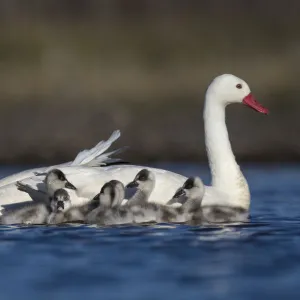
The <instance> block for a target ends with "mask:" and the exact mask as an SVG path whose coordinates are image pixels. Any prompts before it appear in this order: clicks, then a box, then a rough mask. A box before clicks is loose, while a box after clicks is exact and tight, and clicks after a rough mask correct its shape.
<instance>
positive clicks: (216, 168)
mask: <svg viewBox="0 0 300 300" xmlns="http://www.w3.org/2000/svg"><path fill="white" fill-rule="evenodd" d="M204 126H205V143H206V150H207V155H208V160H209V165H210V170H211V176H212V186H214V187H216V188H217V189H219V190H221V191H223V192H225V193H226V194H228V195H229V196H231V198H232V199H234V201H236V202H237V203H238V205H239V206H242V207H245V206H246V207H247V206H249V201H250V196H249V189H248V184H247V181H246V179H245V178H244V176H243V174H242V172H241V170H240V167H239V165H238V164H237V162H236V160H235V156H234V154H233V152H232V148H231V144H230V141H229V136H228V131H227V127H226V118H225V105H224V104H222V102H221V101H217V99H216V98H215V97H213V95H209V96H207V99H206V102H205V108H204Z"/></svg>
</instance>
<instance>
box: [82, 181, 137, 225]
mask: <svg viewBox="0 0 300 300" xmlns="http://www.w3.org/2000/svg"><path fill="white" fill-rule="evenodd" d="M124 197H125V188H124V185H123V183H121V182H120V181H118V180H111V181H109V182H107V183H105V184H104V185H103V187H102V188H101V191H100V193H99V194H98V195H96V196H95V197H94V199H93V201H98V207H97V208H95V209H94V210H92V211H91V212H90V213H89V214H88V215H87V217H86V222H87V223H90V224H98V225H120V224H128V223H132V214H131V212H130V211H129V210H128V209H127V208H126V207H125V206H121V203H122V201H123V199H124Z"/></svg>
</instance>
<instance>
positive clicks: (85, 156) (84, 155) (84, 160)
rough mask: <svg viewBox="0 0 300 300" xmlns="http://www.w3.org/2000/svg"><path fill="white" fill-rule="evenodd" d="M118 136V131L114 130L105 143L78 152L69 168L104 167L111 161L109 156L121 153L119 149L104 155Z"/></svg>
mask: <svg viewBox="0 0 300 300" xmlns="http://www.w3.org/2000/svg"><path fill="white" fill-rule="evenodd" d="M120 136H121V132H120V130H116V131H114V132H113V133H112V135H111V136H110V137H109V139H108V140H107V141H100V142H99V143H98V144H97V145H96V146H94V147H93V148H91V149H89V150H83V151H81V152H79V153H78V154H77V156H76V157H75V159H74V161H73V162H72V163H71V166H88V167H99V166H103V165H106V164H107V162H108V161H110V160H111V158H110V157H109V156H110V155H112V154H117V153H120V152H122V151H121V150H122V148H121V149H118V150H115V151H112V152H109V153H104V152H105V151H106V150H107V149H108V148H109V147H110V146H111V145H112V144H113V143H114V142H115V141H116V140H117V139H118V138H119V137H120ZM116 159H117V158H116ZM116 159H115V160H116Z"/></svg>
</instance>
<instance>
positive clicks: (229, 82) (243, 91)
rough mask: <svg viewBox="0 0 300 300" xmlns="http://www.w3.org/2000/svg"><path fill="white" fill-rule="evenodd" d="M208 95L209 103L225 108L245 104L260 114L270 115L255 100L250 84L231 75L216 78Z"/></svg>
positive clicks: (210, 86) (208, 90)
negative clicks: (212, 102) (234, 104)
mask: <svg viewBox="0 0 300 300" xmlns="http://www.w3.org/2000/svg"><path fill="white" fill-rule="evenodd" d="M206 95H207V96H208V97H210V96H211V99H209V101H217V102H219V103H221V104H223V105H224V106H226V105H228V104H230V103H243V104H245V105H247V106H248V107H250V108H252V109H254V110H256V111H258V112H260V113H263V114H268V113H269V110H268V109H267V108H265V107H263V106H262V105H261V104H260V103H258V102H257V101H256V100H255V98H254V96H253V95H252V94H251V90H250V87H249V86H248V84H247V83H246V82H245V81H244V80H243V79H241V78H238V77H236V76H234V75H231V74H223V75H220V76H218V77H216V78H215V79H214V80H213V81H212V83H211V84H210V85H209V87H208V89H207V93H206Z"/></svg>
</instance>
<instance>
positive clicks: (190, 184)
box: [183, 177, 195, 190]
mask: <svg viewBox="0 0 300 300" xmlns="http://www.w3.org/2000/svg"><path fill="white" fill-rule="evenodd" d="M194 186H195V178H194V177H190V178H188V179H187V180H186V182H185V183H184V185H183V188H184V189H186V190H190V189H192V188H193V187H194Z"/></svg>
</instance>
